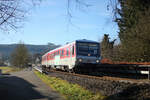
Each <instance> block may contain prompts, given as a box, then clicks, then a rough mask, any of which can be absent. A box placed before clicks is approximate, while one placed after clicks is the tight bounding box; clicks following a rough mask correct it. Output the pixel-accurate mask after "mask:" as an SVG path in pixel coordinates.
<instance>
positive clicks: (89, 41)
mask: <svg viewBox="0 0 150 100" xmlns="http://www.w3.org/2000/svg"><path fill="white" fill-rule="evenodd" d="M75 42H87V43H99V42H97V41H93V40H86V39H79V40H75V41H73V42H70V43H67V44H65V45H63V46H60V47H58V48H55V49H53V50H50V51H49V52H52V51H55V50H57V49H61V48H63V47H65V46H67V45H70V44H72V43H75ZM49 52H47V53H45V54H44V55H43V56H45V55H46V54H48V53H49Z"/></svg>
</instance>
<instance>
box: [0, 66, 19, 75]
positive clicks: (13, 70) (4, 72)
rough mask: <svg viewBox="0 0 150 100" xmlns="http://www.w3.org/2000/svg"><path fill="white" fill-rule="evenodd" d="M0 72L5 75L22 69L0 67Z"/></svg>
mask: <svg viewBox="0 0 150 100" xmlns="http://www.w3.org/2000/svg"><path fill="white" fill-rule="evenodd" d="M0 70H2V73H3V74H6V73H10V72H15V71H20V70H22V69H21V68H16V67H10V66H9V67H0Z"/></svg>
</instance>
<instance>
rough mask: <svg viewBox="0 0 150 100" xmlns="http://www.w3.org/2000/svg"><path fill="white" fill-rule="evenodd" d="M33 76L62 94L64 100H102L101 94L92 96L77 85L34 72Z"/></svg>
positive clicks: (92, 94)
mask: <svg viewBox="0 0 150 100" xmlns="http://www.w3.org/2000/svg"><path fill="white" fill-rule="evenodd" d="M35 74H36V75H37V76H38V77H39V78H40V79H41V80H42V81H43V82H45V83H46V84H47V85H49V86H50V87H51V88H52V89H54V90H55V91H58V92H59V93H60V94H62V95H63V96H64V97H65V99H66V100H104V98H105V97H104V96H102V95H101V94H94V93H92V92H90V91H88V90H86V89H84V88H82V87H81V86H79V85H77V84H70V83H68V82H67V81H65V80H62V79H60V78H56V77H50V76H47V75H44V74H41V73H40V72H37V71H35Z"/></svg>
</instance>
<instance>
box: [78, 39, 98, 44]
mask: <svg viewBox="0 0 150 100" xmlns="http://www.w3.org/2000/svg"><path fill="white" fill-rule="evenodd" d="M76 41H77V42H88V43H89V42H92V43H99V42H97V41H93V40H87V39H80V40H76Z"/></svg>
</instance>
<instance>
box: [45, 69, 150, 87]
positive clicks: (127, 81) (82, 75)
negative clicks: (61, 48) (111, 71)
mask: <svg viewBox="0 0 150 100" xmlns="http://www.w3.org/2000/svg"><path fill="white" fill-rule="evenodd" d="M50 73H59V74H61V75H67V76H77V77H83V78H89V79H96V80H104V81H112V82H113V81H115V82H122V83H130V84H143V83H147V84H149V83H150V81H149V80H147V79H138V80H137V79H131V78H120V77H112V76H105V75H104V76H91V75H84V74H75V73H68V72H62V71H56V70H51V71H50V72H48V74H50Z"/></svg>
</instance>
